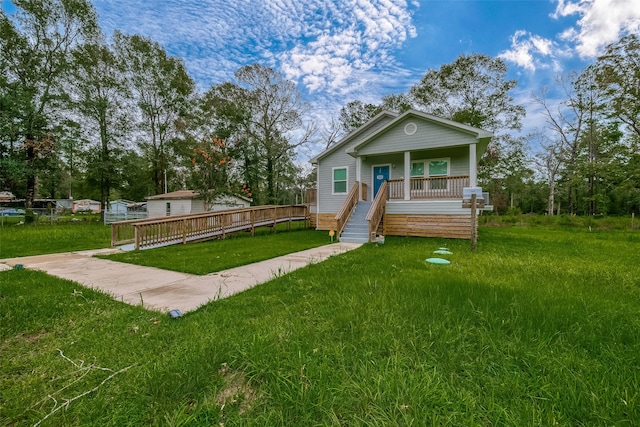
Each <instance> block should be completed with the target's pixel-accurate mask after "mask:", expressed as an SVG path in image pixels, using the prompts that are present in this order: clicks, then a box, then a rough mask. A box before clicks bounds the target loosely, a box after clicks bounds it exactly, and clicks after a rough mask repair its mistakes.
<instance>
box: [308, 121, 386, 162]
mask: <svg viewBox="0 0 640 427" xmlns="http://www.w3.org/2000/svg"><path fill="white" fill-rule="evenodd" d="M397 117H398V114H397V113H394V112H393V111H388V110H383V111H381V112H380V113H378V114H376V115H375V116H373V117H372V118H371V119H369V121H368V122H366V123H365V124H363V125H362V126H360V127H359V128H358V129H355V130H353V131H352V132H351V133H349V134H348V135H347V136H345V137H344V138H342V139H341V140H340V141H339V142H338V143H336V144H334V145H333V146H331V147H329V148H328V149H326V150H324V151H323V152H321V153H320V154H318V155H317V156H316V157H314V158H312V159H311V160H309V162H310V163H311V164H316V163H318V161H319V160H320V159H322V158H323V157H326V156H328V155H329V154H331V153H333V152H334V151H337V150H339V149H340V148H341V147H344V146H345V145H347V144H348V143H350V142H353V141H354V140H356V139H357V138H359V137H361V136H362V135H364V134H366V132H367V131H368V130H370V129H371V128H373V127H375V126H376V125H377V124H379V123H380V122H381V121H383V120H388V119H391V121H392V122H393V121H394V120H393V119H395V118H397ZM385 127H386V126H382V128H385ZM374 133H375V132H374Z"/></svg>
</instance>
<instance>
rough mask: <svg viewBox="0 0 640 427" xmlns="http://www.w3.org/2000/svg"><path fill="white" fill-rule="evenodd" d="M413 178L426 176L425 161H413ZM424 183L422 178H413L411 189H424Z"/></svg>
mask: <svg viewBox="0 0 640 427" xmlns="http://www.w3.org/2000/svg"><path fill="white" fill-rule="evenodd" d="M411 178H424V161H420V162H411ZM423 184H424V181H423V180H421V179H420V180H412V181H411V189H412V190H422V189H423Z"/></svg>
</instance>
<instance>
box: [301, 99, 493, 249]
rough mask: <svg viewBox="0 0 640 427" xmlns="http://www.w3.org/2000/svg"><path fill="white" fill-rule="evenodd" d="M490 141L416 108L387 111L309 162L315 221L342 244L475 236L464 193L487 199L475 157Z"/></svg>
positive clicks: (475, 131) (479, 131) (483, 133)
mask: <svg viewBox="0 0 640 427" xmlns="http://www.w3.org/2000/svg"><path fill="white" fill-rule="evenodd" d="M492 136H493V135H492V134H491V133H490V132H487V131H484V130H482V129H478V128H474V127H471V126H467V125H464V124H460V123H456V122H453V121H451V120H446V119H442V118H440V117H436V116H433V115H430V114H426V113H423V112H419V111H415V110H410V111H407V112H405V113H403V114H396V113H393V112H389V111H383V112H381V113H380V114H378V115H377V116H375V117H373V118H372V119H371V120H369V121H368V122H367V123H365V124H364V125H363V126H361V127H360V128H358V129H356V130H355V131H353V132H352V133H350V134H349V135H347V136H346V137H345V138H343V139H342V140H341V141H339V142H338V143H337V144H335V145H334V146H332V147H330V148H329V149H327V150H326V151H324V152H322V153H320V154H319V155H318V156H316V157H315V158H313V159H311V163H312V164H314V165H315V166H316V168H317V178H316V179H317V192H316V194H317V196H316V201H315V211H313V214H312V222H313V223H314V224H315V226H316V228H317V229H320V230H336V231H337V232H338V235H339V236H340V238H341V240H343V241H346V240H354V241H358V240H360V241H367V240H372V239H374V238H375V233H377V234H385V235H398V236H432V237H436V236H437V237H452V238H470V236H471V234H470V233H471V215H470V209H469V208H468V207H467V208H465V207H463V203H462V201H463V191H464V192H465V194H467V193H469V192H474V193H476V194H478V196H479V197H481V196H482V190H481V189H479V188H477V168H478V159H479V158H480V157H481V156H482V154H483V153H484V152H485V150H486V148H487V146H488V144H489V141H490V140H491V137H492ZM465 189H466V190H465ZM376 196H377V197H376ZM485 197H486V196H485ZM482 200H484V199H482ZM372 220H373V221H374V222H377V224H373V225H372ZM365 222H366V224H365ZM365 225H368V226H369V228H371V229H368V230H366V231H365V230H364V229H365ZM355 229H359V230H360V233H359V235H358V236H356V235H355V234H358V233H355V234H354V233H353V231H354V230H355ZM365 239H366V240H365Z"/></svg>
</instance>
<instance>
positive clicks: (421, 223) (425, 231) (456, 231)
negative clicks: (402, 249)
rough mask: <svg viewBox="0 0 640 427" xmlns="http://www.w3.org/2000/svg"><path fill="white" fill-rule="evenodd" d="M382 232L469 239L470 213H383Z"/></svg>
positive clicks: (399, 234)
mask: <svg viewBox="0 0 640 427" xmlns="http://www.w3.org/2000/svg"><path fill="white" fill-rule="evenodd" d="M384 234H385V235H386V236H416V237H444V238H449V239H471V215H419V214H385V216H384Z"/></svg>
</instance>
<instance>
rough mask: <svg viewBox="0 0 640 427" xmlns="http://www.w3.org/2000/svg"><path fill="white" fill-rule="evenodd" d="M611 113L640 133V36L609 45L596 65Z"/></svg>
mask: <svg viewBox="0 0 640 427" xmlns="http://www.w3.org/2000/svg"><path fill="white" fill-rule="evenodd" d="M590 68H592V71H593V72H594V73H595V82H596V83H597V85H598V88H599V89H600V90H601V91H602V95H603V97H604V99H605V101H606V102H605V103H604V106H605V108H606V111H607V112H608V113H609V115H610V116H611V117H613V118H615V119H617V120H619V121H620V122H622V123H624V124H625V125H627V126H628V128H629V129H630V130H631V131H632V132H634V133H635V134H636V136H640V38H639V37H638V35H637V34H629V35H628V36H625V37H623V38H622V39H620V41H618V42H617V43H614V44H611V45H609V46H607V48H606V51H605V53H604V55H602V56H600V57H599V58H598V60H597V61H596V63H595V64H594V65H592V66H591V67H590Z"/></svg>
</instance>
